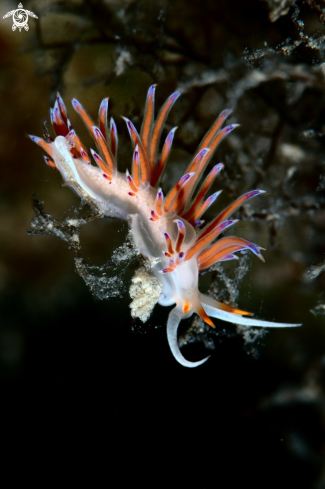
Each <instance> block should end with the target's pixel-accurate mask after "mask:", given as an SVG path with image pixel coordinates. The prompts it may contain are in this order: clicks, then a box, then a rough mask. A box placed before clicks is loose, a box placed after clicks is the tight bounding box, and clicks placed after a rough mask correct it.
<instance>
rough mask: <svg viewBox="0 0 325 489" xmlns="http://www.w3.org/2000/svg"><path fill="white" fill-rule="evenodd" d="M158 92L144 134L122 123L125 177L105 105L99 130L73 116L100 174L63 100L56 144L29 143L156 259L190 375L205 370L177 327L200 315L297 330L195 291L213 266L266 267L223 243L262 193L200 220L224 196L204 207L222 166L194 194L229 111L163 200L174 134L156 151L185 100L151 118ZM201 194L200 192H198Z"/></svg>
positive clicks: (236, 241)
mask: <svg viewBox="0 0 325 489" xmlns="http://www.w3.org/2000/svg"><path fill="white" fill-rule="evenodd" d="M155 87H156V86H155V85H153V86H151V87H150V88H149V91H148V95H147V102H146V107H145V113H144V120H143V124H142V128H141V132H140V134H138V132H137V130H136V129H135V127H134V125H133V124H132V122H131V121H129V120H128V119H126V118H124V120H125V122H126V125H127V128H128V131H129V134H130V137H131V140H132V143H133V148H134V152H133V158H132V169H131V172H128V171H126V173H120V172H119V171H118V170H117V165H116V158H117V147H118V137H117V131H116V125H115V122H114V120H113V119H111V120H110V125H109V126H108V123H107V109H108V99H104V100H103V101H102V103H101V105H100V108H99V124H98V127H97V126H95V124H94V122H93V121H92V119H91V118H90V116H89V115H88V114H87V112H86V111H85V110H84V108H83V107H82V105H81V104H80V103H79V102H78V101H77V100H75V99H73V100H72V105H73V107H74V109H75V110H76V111H77V112H78V114H79V115H80V117H81V118H82V120H83V122H84V123H85V125H86V126H87V128H88V130H89V132H90V134H91V136H92V138H93V140H94V142H95V144H96V147H97V151H98V152H95V151H94V150H92V149H91V150H90V152H91V155H92V157H93V159H94V161H95V163H96V165H97V166H94V165H92V164H91V159H90V156H89V153H88V151H87V149H86V148H85V146H84V145H83V144H82V142H81V141H80V139H79V138H78V136H77V135H76V133H75V131H74V130H73V128H72V126H71V124H70V121H69V119H68V116H67V110H66V107H65V105H64V103H63V100H62V98H61V97H60V95H59V94H58V96H57V99H56V102H55V104H54V107H53V109H52V110H51V120H52V125H53V128H54V130H55V132H56V135H57V137H56V138H55V140H54V141H53V140H52V139H50V138H47V139H48V140H47V141H45V140H43V139H41V138H38V137H36V136H30V137H31V139H32V140H33V141H34V142H35V143H37V144H38V145H39V146H41V148H42V149H43V150H45V151H46V153H47V154H48V156H49V157H47V156H45V157H44V158H45V161H46V163H47V164H48V165H49V166H51V167H53V168H57V169H58V170H59V171H60V173H61V175H62V177H63V180H64V182H65V184H66V185H68V186H70V187H71V188H72V189H73V190H74V191H75V192H76V193H77V194H78V195H80V197H81V198H84V199H85V200H87V201H88V202H91V203H92V204H93V205H94V206H95V207H97V208H98V209H99V211H100V212H101V213H102V214H103V215H105V216H111V217H117V218H120V219H129V222H130V223H131V224H130V225H131V231H132V234H133V239H134V242H135V244H136V246H137V248H138V250H139V251H140V253H141V254H142V255H143V256H144V257H146V258H148V259H151V263H152V272H153V274H154V275H155V277H156V278H157V279H158V280H159V281H160V282H161V283H162V292H161V294H160V297H159V300H158V302H159V304H161V305H163V306H170V305H172V304H176V307H175V308H174V309H173V310H172V311H171V312H170V314H169V318H168V322H167V337H168V342H169V345H170V348H171V351H172V353H173V355H174V357H175V358H176V360H177V361H178V362H179V363H180V364H181V365H184V366H186V367H196V366H198V365H200V364H202V363H203V362H204V361H205V360H206V358H205V359H204V360H201V361H199V362H189V361H187V360H186V359H185V358H184V357H183V355H182V354H181V352H180V350H179V347H178V342H177V329H178V326H179V323H180V321H181V320H182V319H183V318H187V317H189V316H191V315H192V314H193V312H196V313H197V314H198V315H199V316H200V317H201V318H202V319H203V320H204V321H205V322H206V323H208V324H209V325H211V326H214V324H213V322H212V321H211V319H210V317H216V318H218V319H222V320H224V321H228V322H231V323H235V324H241V325H246V326H261V327H285V326H298V325H297V324H283V323H273V322H268V321H261V320H259V319H252V318H250V317H247V316H251V313H248V312H245V311H241V310H239V309H236V308H233V307H230V306H228V305H226V304H223V303H221V302H218V301H216V300H214V299H213V298H212V297H208V296H206V295H204V294H201V293H200V292H199V289H198V276H199V271H201V270H205V269H207V268H209V267H210V266H211V265H213V264H214V263H217V262H220V261H225V260H232V259H235V258H237V256H236V254H235V253H237V252H241V251H243V250H251V251H252V252H253V253H254V254H255V255H256V256H257V257H258V258H260V259H261V260H262V261H264V258H263V256H262V255H261V250H262V249H263V248H261V247H260V246H258V245H255V244H254V243H251V242H249V241H247V240H245V239H243V238H237V237H235V236H226V237H222V238H220V239H219V240H217V238H218V237H219V235H220V234H221V233H222V232H223V231H224V230H225V229H226V228H228V227H230V226H232V225H233V224H235V223H236V222H237V220H233V219H232V220H230V219H229V217H230V216H231V214H233V212H234V211H235V210H236V209H238V207H239V206H240V205H242V204H243V203H244V202H246V201H247V200H248V199H250V198H252V197H254V196H256V195H259V194H261V193H263V192H264V191H263V190H252V191H251V192H248V193H246V194H244V195H242V196H241V197H239V198H238V199H237V200H236V201H235V202H234V203H233V204H231V205H230V206H229V207H227V208H226V209H225V210H223V211H222V212H221V213H220V214H219V215H218V216H217V217H216V218H215V219H213V220H212V222H210V223H208V224H206V225H205V226H203V223H204V221H201V220H200V219H201V217H202V215H203V213H204V212H205V211H206V210H207V208H208V207H209V206H210V205H211V204H212V202H214V200H215V199H216V198H217V196H218V195H219V193H220V192H216V193H214V194H212V195H211V196H210V197H208V198H207V199H206V200H205V197H206V194H207V192H208V191H209V188H210V187H211V185H212V183H213V181H214V179H215V177H216V176H217V175H218V173H219V172H220V170H222V168H223V164H222V163H219V164H217V165H215V166H214V167H213V168H212V170H211V171H210V173H209V174H208V175H207V177H206V178H205V180H204V182H203V183H202V185H201V187H200V189H199V190H198V191H196V187H197V185H198V183H199V180H200V179H201V177H202V175H203V172H204V170H205V168H206V167H207V164H208V162H209V161H210V159H211V157H212V156H213V154H214V152H215V150H216V148H217V146H218V144H219V143H220V142H221V141H222V139H223V138H224V137H225V136H226V135H227V134H229V133H230V132H231V131H232V130H233V129H234V128H235V127H236V126H237V125H236V124H232V125H229V126H226V127H225V128H223V129H222V125H223V123H224V121H225V119H226V118H227V117H228V116H229V114H230V113H231V110H224V111H223V112H222V113H221V114H220V116H219V117H218V118H217V120H216V121H215V123H214V124H213V126H212V127H211V129H210V130H209V131H208V133H207V134H206V135H205V137H204V138H203V140H202V142H201V144H200V145H199V147H198V149H197V151H196V153H195V154H194V157H193V158H192V160H191V162H190V163H189V165H188V167H187V169H186V172H185V174H184V175H183V176H182V178H181V179H180V180H179V181H178V182H177V183H176V185H174V187H173V188H171V189H170V190H169V192H168V193H167V195H165V196H164V194H163V192H162V189H161V188H160V187H159V181H160V179H161V176H162V173H163V170H164V168H165V165H166V163H167V160H168V157H169V154H170V150H171V146H172V142H173V137H174V133H175V130H176V128H174V129H172V130H171V131H170V132H169V134H168V135H167V137H166V140H165V142H164V144H163V147H162V150H161V152H160V153H159V143H160V137H161V133H162V129H163V127H164V124H165V121H166V118H167V116H168V113H169V111H170V109H171V107H172V106H173V104H174V102H175V101H176V100H177V98H178V97H179V95H180V93H179V92H175V93H173V94H172V95H171V96H170V97H169V98H168V99H167V101H166V102H165V104H164V105H163V107H162V108H161V110H160V112H159V114H158V116H157V118H156V119H155V117H154V96H155ZM195 191H196V192H195Z"/></svg>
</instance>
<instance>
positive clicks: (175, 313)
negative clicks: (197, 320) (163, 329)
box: [167, 307, 209, 368]
mask: <svg viewBox="0 0 325 489" xmlns="http://www.w3.org/2000/svg"><path fill="white" fill-rule="evenodd" d="M182 318H183V313H182V311H181V310H180V309H178V308H177V307H175V308H174V309H172V311H171V312H170V313H169V316H168V321H167V339H168V344H169V347H170V349H171V352H172V354H173V355H174V358H175V359H176V360H177V361H178V363H180V364H181V365H183V367H188V368H195V367H198V366H199V365H202V363H204V362H206V361H207V360H208V358H209V357H206V358H204V359H203V360H200V361H198V362H190V361H188V360H186V358H184V357H183V355H182V353H181V351H180V349H179V346H178V340H177V331H178V326H179V323H180V322H181V320H182Z"/></svg>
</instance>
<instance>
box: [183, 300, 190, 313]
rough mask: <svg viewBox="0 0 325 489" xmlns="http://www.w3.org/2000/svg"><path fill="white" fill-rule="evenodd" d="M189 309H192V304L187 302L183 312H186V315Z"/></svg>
mask: <svg viewBox="0 0 325 489" xmlns="http://www.w3.org/2000/svg"><path fill="white" fill-rule="evenodd" d="M189 308H190V303H189V302H185V304H184V306H183V312H184V314H186V313H187V312H188V311H189Z"/></svg>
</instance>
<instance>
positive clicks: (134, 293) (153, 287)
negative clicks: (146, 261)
mask: <svg viewBox="0 0 325 489" xmlns="http://www.w3.org/2000/svg"><path fill="white" fill-rule="evenodd" d="M161 291H162V284H161V282H160V281H159V280H158V279H157V278H156V277H154V276H153V275H150V274H149V273H148V272H147V270H146V269H145V268H140V269H139V270H137V271H136V272H135V274H134V276H133V278H132V283H131V286H130V296H131V298H132V299H133V300H132V302H131V304H130V308H131V316H132V317H134V318H139V319H141V321H142V322H145V321H147V319H149V317H150V314H151V311H152V310H153V308H154V307H155V305H156V303H157V301H158V299H159V296H160V293H161Z"/></svg>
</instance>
